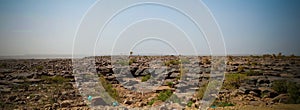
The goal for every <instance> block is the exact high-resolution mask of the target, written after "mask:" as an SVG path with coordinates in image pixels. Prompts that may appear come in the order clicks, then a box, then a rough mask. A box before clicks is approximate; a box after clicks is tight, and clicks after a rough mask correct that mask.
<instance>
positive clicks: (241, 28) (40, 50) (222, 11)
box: [0, 0, 300, 56]
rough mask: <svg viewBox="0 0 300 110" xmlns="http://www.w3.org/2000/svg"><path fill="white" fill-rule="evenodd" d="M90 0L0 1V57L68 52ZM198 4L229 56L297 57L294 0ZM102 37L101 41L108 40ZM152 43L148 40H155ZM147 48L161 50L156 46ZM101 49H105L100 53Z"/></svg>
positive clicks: (299, 49) (299, 13)
mask: <svg viewBox="0 0 300 110" xmlns="http://www.w3.org/2000/svg"><path fill="white" fill-rule="evenodd" d="M95 1H96V0H1V1H0V14H1V15H0V56H10V55H24V54H25V55H27V54H72V46H73V38H74V35H75V33H76V29H77V26H78V25H79V24H80V20H81V18H82V17H83V16H84V14H85V12H86V11H87V10H88V8H89V7H91V6H92V4H93V3H94V2H95ZM203 2H204V3H205V4H206V5H207V6H208V8H209V9H210V10H211V12H212V14H213V15H214V17H215V19H216V21H217V22H218V24H219V26H220V28H221V30H222V33H223V36H224V40H225V44H226V49H227V53H228V54H266V53H278V52H283V53H284V54H286V55H289V54H292V53H293V54H296V55H300V46H299V45H298V42H299V41H300V36H299V35H300V31H299V29H300V22H299V20H300V11H299V10H300V9H299V8H300V6H299V5H300V1H299V0H203ZM166 12H168V10H161V11H160V12H158V13H160V14H164V13H166ZM179 18H180V17H179ZM171 21H172V20H171ZM182 22H183V23H185V21H182ZM116 26H118V25H116ZM183 27H184V26H183ZM103 40H104V41H103V42H106V41H111V40H112V39H109V38H107V39H103ZM200 40H201V39H200ZM124 42H126V41H124ZM151 42H152V43H151ZM151 42H148V44H149V43H150V44H149V45H151V44H155V42H153V41H151ZM178 42H179V41H178ZM199 42H201V41H199ZM156 43H157V42H156ZM108 44H110V43H107V45H103V46H104V47H105V46H109V45H108ZM145 44H147V43H145ZM145 44H144V45H145ZM157 44H159V43H157ZM141 46H143V45H141ZM197 46H198V47H197ZM197 46H196V48H197V49H198V50H199V51H202V50H203V49H204V50H205V48H201V47H206V46H205V44H203V45H197ZM145 47H146V46H145ZM151 47H153V49H154V48H162V47H160V46H157V47H155V45H154V46H151ZM165 47H166V48H167V47H168V46H165ZM139 48H142V47H139ZM168 49H169V50H170V48H167V50H168ZM149 50H151V48H149ZM156 51H157V50H156ZM170 51H173V50H170ZM101 52H102V51H101ZM105 52H108V51H103V52H102V53H105ZM149 53H151V51H149Z"/></svg>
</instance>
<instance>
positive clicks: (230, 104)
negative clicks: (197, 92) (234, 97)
mask: <svg viewBox="0 0 300 110" xmlns="http://www.w3.org/2000/svg"><path fill="white" fill-rule="evenodd" d="M213 105H214V106H217V107H226V106H234V104H232V103H230V102H222V101H215V102H214V103H213Z"/></svg>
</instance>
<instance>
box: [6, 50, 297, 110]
mask: <svg viewBox="0 0 300 110" xmlns="http://www.w3.org/2000/svg"><path fill="white" fill-rule="evenodd" d="M111 58H112V57H108V56H102V57H96V58H94V59H95V62H90V63H93V65H92V66H93V67H90V66H88V68H89V69H91V71H89V72H91V73H89V74H92V75H97V77H93V78H92V80H93V81H92V82H101V83H102V84H103V88H104V89H105V91H106V92H107V93H108V94H109V95H110V96H111V97H113V98H114V99H115V100H116V101H117V102H118V103H117V105H116V106H126V107H127V108H129V109H130V108H136V107H140V108H144V109H148V108H151V107H152V106H153V107H154V106H158V108H160V109H195V108H198V107H199V106H201V104H202V103H203V100H201V99H202V97H203V96H204V93H205V91H206V87H208V85H207V83H208V82H209V79H210V77H213V76H212V75H211V74H210V73H211V71H212V70H214V69H212V67H213V66H212V64H214V61H212V60H211V57H208V56H206V57H192V58H191V57H185V56H181V57H178V56H163V57H161V56H160V57H158V56H132V57H130V59H129V62H127V61H122V60H117V61H113V60H111ZM87 59H88V58H87ZM226 61H227V62H224V63H226V70H225V80H224V82H223V86H222V87H221V88H219V89H220V92H219V94H218V95H217V96H215V97H216V100H215V101H214V103H213V105H211V106H210V109H241V108H243V107H249V109H251V107H260V108H261V109H277V108H276V107H277V105H278V104H279V105H282V104H297V103H300V97H299V94H300V91H299V90H300V86H299V84H300V57H295V56H281V55H277V56H276V55H264V56H228V57H226ZM221 63H222V62H221ZM80 65H86V63H85V62H82V63H80ZM87 65H88V64H87ZM121 67H122V68H121ZM123 67H127V68H125V69H124V68H123ZM93 70H95V71H93ZM123 70H125V72H124V71H123ZM126 70H128V71H127V72H126ZM76 72H77V70H76ZM78 72H79V73H80V71H78ZM79 73H76V74H74V73H73V67H72V60H71V59H18V60H16V59H5V60H0V109H5V110H6V109H70V108H72V109H89V108H88V105H92V106H98V105H99V106H102V105H103V104H104V105H112V103H110V102H109V101H104V100H103V99H102V98H100V97H97V96H98V95H94V96H93V95H91V96H93V97H91V99H89V98H88V96H89V95H88V94H84V95H83V94H80V92H81V93H83V92H84V91H83V90H82V89H86V88H87V87H88V86H91V83H90V82H91V81H86V79H89V78H86V77H87V76H84V77H83V76H80V75H82V74H79ZM84 74H85V73H84ZM76 75H77V76H76ZM78 75H79V76H78ZM128 76H132V77H128ZM181 76H184V77H181ZM155 78H156V79H155ZM160 78H163V79H160ZM75 79H76V80H75ZM153 79H155V80H153ZM76 81H77V82H83V83H80V84H78V83H76ZM146 82H151V83H150V84H157V85H158V86H157V85H155V86H153V85H152V86H153V87H156V88H151V85H147V83H146ZM141 83H143V84H145V85H143V86H144V89H149V90H144V91H143V90H140V89H139V84H141ZM85 84H87V85H85ZM141 91H143V92H141ZM189 91H194V92H192V93H193V94H191V95H182V94H180V93H188V92H189ZM174 96H176V97H175V98H174ZM212 96H213V95H212ZM169 99H172V100H169ZM177 99H184V100H185V101H182V100H177ZM99 102H103V103H99ZM164 102H173V103H171V104H168V103H167V104H166V103H164ZM180 105H181V106H184V108H182V107H181V106H180ZM285 106H288V107H286V108H288V109H292V108H295V107H298V105H285ZM289 106H290V107H289ZM102 108H105V107H102ZM245 109H246V108H245ZM257 109H259V108H257Z"/></svg>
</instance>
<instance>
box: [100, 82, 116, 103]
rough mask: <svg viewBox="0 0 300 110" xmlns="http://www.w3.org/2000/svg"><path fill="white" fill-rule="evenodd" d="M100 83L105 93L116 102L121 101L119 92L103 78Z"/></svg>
mask: <svg viewBox="0 0 300 110" xmlns="http://www.w3.org/2000/svg"><path fill="white" fill-rule="evenodd" d="M100 82H101V84H102V86H103V88H104V89H105V91H106V92H107V93H108V94H109V95H110V96H111V97H112V98H114V99H115V100H117V101H120V96H119V93H118V91H117V90H116V89H115V88H114V87H113V85H112V84H110V83H109V82H108V81H107V80H106V79H105V78H104V77H103V76H101V77H100Z"/></svg>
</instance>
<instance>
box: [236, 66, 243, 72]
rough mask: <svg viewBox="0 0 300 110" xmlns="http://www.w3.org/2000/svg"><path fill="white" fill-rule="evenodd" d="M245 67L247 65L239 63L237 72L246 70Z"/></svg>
mask: <svg viewBox="0 0 300 110" xmlns="http://www.w3.org/2000/svg"><path fill="white" fill-rule="evenodd" d="M244 69H245V67H243V66H242V65H239V66H238V70H237V72H238V73H241V72H244Z"/></svg>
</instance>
